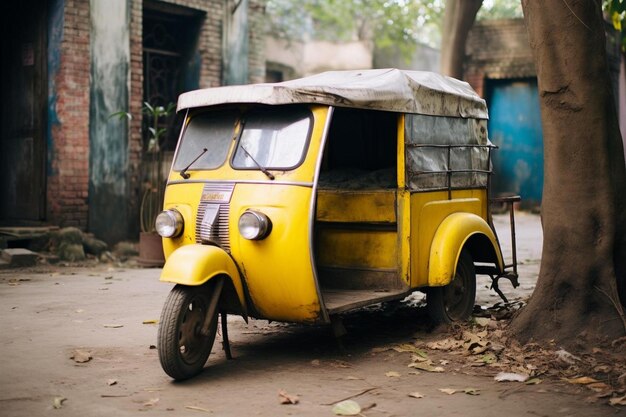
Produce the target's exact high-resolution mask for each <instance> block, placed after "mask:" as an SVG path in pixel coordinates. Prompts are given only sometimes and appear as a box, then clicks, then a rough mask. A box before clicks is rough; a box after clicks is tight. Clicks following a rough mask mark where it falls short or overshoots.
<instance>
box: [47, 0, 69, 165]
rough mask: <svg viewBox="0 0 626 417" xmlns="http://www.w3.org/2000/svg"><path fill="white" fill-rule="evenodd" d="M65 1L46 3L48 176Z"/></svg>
mask: <svg viewBox="0 0 626 417" xmlns="http://www.w3.org/2000/svg"><path fill="white" fill-rule="evenodd" d="M64 8H65V0H51V1H50V2H49V3H48V45H47V46H48V121H47V123H48V124H47V129H46V152H47V155H46V171H47V175H48V176H52V175H56V174H57V173H56V172H54V171H53V169H52V161H53V160H54V151H55V150H54V143H53V140H52V128H53V127H54V126H58V125H60V124H61V122H60V120H59V116H58V114H57V86H56V77H57V74H58V73H59V69H60V68H61V42H62V41H63V22H64V14H63V10H64Z"/></svg>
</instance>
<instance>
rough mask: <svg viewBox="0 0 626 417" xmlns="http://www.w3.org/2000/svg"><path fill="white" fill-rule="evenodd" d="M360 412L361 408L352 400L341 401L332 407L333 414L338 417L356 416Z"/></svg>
mask: <svg viewBox="0 0 626 417" xmlns="http://www.w3.org/2000/svg"><path fill="white" fill-rule="evenodd" d="M360 412H361V406H360V405H359V403H357V402H356V401H353V400H345V401H341V402H339V403H337V404H335V406H334V407H333V413H335V415H338V416H356V415H359V413H360Z"/></svg>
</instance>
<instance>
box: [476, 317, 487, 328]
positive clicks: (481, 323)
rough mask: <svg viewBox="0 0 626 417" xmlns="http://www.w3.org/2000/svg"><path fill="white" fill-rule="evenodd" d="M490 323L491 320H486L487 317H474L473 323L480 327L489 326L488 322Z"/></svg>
mask: <svg viewBox="0 0 626 417" xmlns="http://www.w3.org/2000/svg"><path fill="white" fill-rule="evenodd" d="M490 321H491V319H488V318H487V317H475V318H474V322H475V323H476V324H478V325H479V326H481V327H487V326H489V322H490Z"/></svg>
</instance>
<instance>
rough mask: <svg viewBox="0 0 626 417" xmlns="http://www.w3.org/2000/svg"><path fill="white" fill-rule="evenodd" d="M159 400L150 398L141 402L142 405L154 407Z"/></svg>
mask: <svg viewBox="0 0 626 417" xmlns="http://www.w3.org/2000/svg"><path fill="white" fill-rule="evenodd" d="M158 402H159V399H158V398H151V399H150V400H148V401H146V402H145V403H143V406H144V407H154V406H155V405H157V403H158Z"/></svg>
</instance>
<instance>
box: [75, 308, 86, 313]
mask: <svg viewBox="0 0 626 417" xmlns="http://www.w3.org/2000/svg"><path fill="white" fill-rule="evenodd" d="M75 312H76V313H84V312H85V310H83V309H82V308H79V309H78V310H75Z"/></svg>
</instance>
